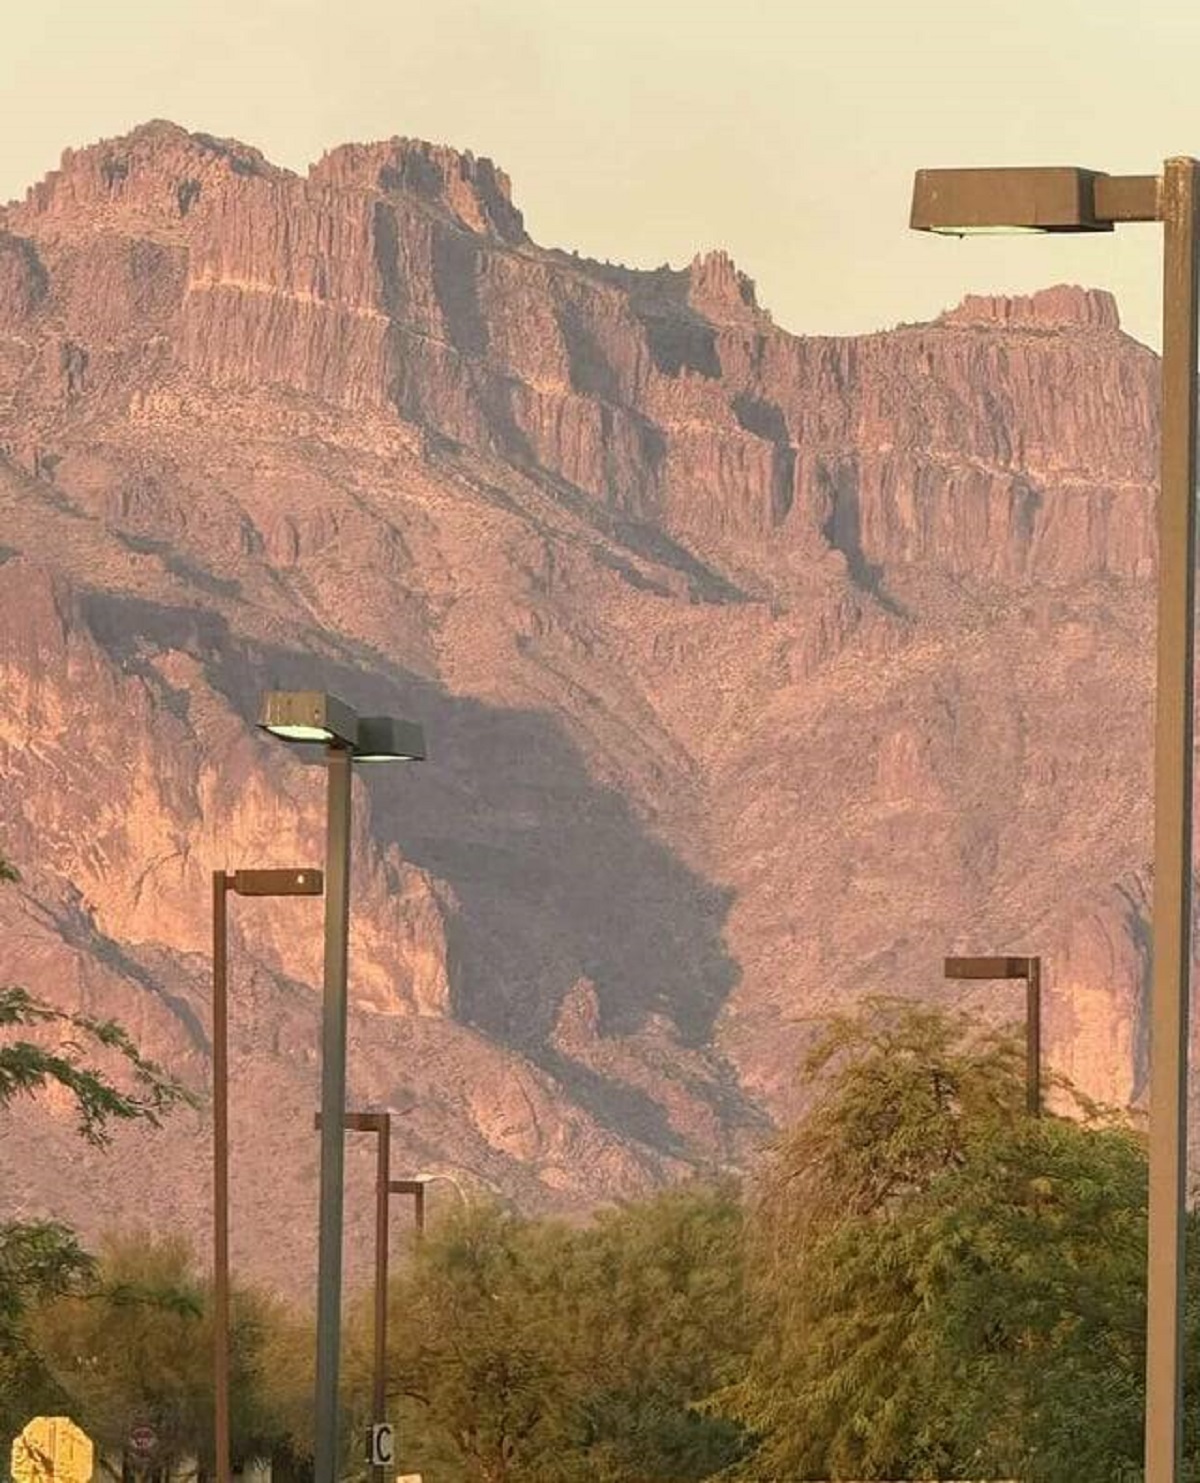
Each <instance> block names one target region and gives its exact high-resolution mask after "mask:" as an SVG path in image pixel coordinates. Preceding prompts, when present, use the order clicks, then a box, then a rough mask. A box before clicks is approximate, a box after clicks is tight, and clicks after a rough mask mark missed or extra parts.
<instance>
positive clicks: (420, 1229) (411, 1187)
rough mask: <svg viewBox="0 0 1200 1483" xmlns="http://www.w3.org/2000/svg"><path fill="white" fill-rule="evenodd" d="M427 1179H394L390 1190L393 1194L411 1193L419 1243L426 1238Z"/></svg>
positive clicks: (414, 1222)
mask: <svg viewBox="0 0 1200 1483" xmlns="http://www.w3.org/2000/svg"><path fill="white" fill-rule="evenodd" d="M427 1182H428V1181H427V1180H425V1179H421V1178H420V1177H417V1178H414V1179H393V1180H392V1181H391V1183H390V1184H389V1185H388V1191H389V1192H390V1193H391V1194H393V1195H411V1196H412V1200H413V1227H414V1229H415V1230H416V1233H417V1245H418V1246H419V1245H420V1244H421V1242H422V1241H424V1239H425V1185H426V1184H427Z"/></svg>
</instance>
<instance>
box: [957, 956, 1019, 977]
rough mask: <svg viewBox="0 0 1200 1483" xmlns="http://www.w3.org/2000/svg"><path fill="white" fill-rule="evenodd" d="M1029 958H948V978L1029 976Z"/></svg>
mask: <svg viewBox="0 0 1200 1483" xmlns="http://www.w3.org/2000/svg"><path fill="white" fill-rule="evenodd" d="M1031 961H1032V960H1031V959H1029V958H947V959H946V963H945V970H944V971H945V976H946V977H947V978H991V979H997V978H1028V977H1029V964H1030V962H1031Z"/></svg>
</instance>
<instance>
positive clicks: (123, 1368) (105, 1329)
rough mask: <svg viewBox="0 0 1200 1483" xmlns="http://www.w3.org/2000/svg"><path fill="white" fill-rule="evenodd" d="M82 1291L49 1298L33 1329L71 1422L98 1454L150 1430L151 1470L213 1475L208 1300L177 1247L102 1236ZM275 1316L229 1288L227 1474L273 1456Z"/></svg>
mask: <svg viewBox="0 0 1200 1483" xmlns="http://www.w3.org/2000/svg"><path fill="white" fill-rule="evenodd" d="M96 1278H97V1281H96V1284H95V1287H94V1288H93V1290H92V1291H89V1292H86V1293H77V1294H72V1295H69V1296H65V1297H59V1298H57V1299H55V1300H53V1301H51V1302H49V1303H47V1304H45V1305H44V1306H43V1307H41V1308H40V1309H39V1310H38V1312H37V1314H36V1315H35V1317H34V1320H33V1322H32V1324H31V1329H32V1335H33V1339H34V1342H35V1344H36V1347H37V1350H38V1352H39V1353H40V1354H41V1355H42V1357H43V1360H44V1363H45V1367H46V1369H47V1371H48V1372H49V1374H50V1375H51V1376H52V1377H53V1379H54V1381H55V1382H56V1384H57V1385H58V1387H59V1391H60V1394H61V1395H62V1397H63V1398H64V1399H65V1400H66V1401H67V1402H69V1404H70V1407H71V1411H72V1415H73V1416H74V1417H75V1419H76V1420H77V1421H78V1422H79V1424H80V1425H81V1426H83V1427H84V1429H85V1430H86V1431H87V1432H88V1433H89V1435H91V1436H92V1438H93V1439H94V1440H95V1441H96V1443H97V1445H98V1446H99V1447H101V1448H103V1449H105V1450H106V1451H108V1452H111V1453H118V1454H119V1453H120V1451H121V1450H122V1449H123V1448H124V1446H125V1445H126V1441H127V1438H128V1436H129V1429H130V1427H131V1425H133V1424H136V1423H138V1422H147V1423H149V1424H151V1425H152V1426H153V1427H154V1429H155V1431H156V1432H157V1434H158V1437H159V1443H160V1446H159V1452H158V1454H157V1457H156V1464H157V1465H158V1466H159V1467H162V1468H167V1467H169V1466H172V1465H174V1464H177V1463H179V1462H180V1461H182V1460H183V1459H185V1458H188V1457H196V1458H199V1459H200V1460H201V1462H202V1463H204V1464H205V1465H206V1466H207V1467H209V1468H210V1469H211V1466H212V1455H211V1454H212V1415H213V1384H212V1342H213V1334H212V1326H211V1312H210V1289H209V1285H208V1281H207V1279H206V1278H201V1276H200V1275H199V1274H198V1273H197V1271H196V1267H195V1263H194V1260H193V1258H192V1254H191V1250H190V1248H189V1246H188V1244H187V1242H186V1241H184V1240H183V1239H182V1238H181V1237H178V1236H166V1237H156V1236H154V1235H152V1234H150V1233H148V1232H145V1231H136V1232H131V1233H126V1234H123V1235H121V1236H110V1237H109V1238H107V1239H106V1240H105V1242H104V1243H103V1246H102V1250H101V1254H100V1259H99V1262H98V1264H97V1271H96ZM282 1318H283V1315H282V1310H281V1308H280V1305H279V1304H278V1303H276V1302H274V1301H273V1300H271V1299H269V1298H267V1297H266V1296H265V1295H263V1294H261V1293H258V1292H255V1291H253V1290H248V1289H244V1288H235V1290H234V1293H233V1302H232V1333H231V1361H232V1364H231V1377H230V1378H231V1385H230V1393H231V1398H232V1402H233V1409H232V1415H231V1418H230V1419H231V1429H232V1443H233V1455H234V1460H235V1463H237V1462H241V1461H244V1460H247V1459H250V1458H256V1457H267V1456H270V1455H271V1454H272V1453H273V1452H274V1451H275V1450H276V1448H278V1447H280V1446H281V1445H282V1442H283V1439H284V1435H285V1425H284V1421H283V1418H282V1417H281V1416H280V1415H278V1414H277V1413H276V1411H275V1410H274V1408H273V1406H272V1404H271V1399H270V1397H269V1395H268V1388H267V1386H266V1384H265V1376H264V1369H265V1365H266V1363H267V1357H268V1353H269V1351H270V1347H271V1343H272V1339H273V1335H274V1332H275V1330H276V1329H277V1328H278V1327H280V1326H281V1324H282Z"/></svg>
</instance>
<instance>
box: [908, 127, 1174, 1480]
mask: <svg viewBox="0 0 1200 1483" xmlns="http://www.w3.org/2000/svg"><path fill="white" fill-rule="evenodd" d="M1198 201H1200V161H1197V160H1194V159H1190V158H1187V157H1176V158H1173V159H1169V160H1167V161H1166V162H1165V163H1164V165H1163V173H1162V175H1161V176H1155V175H1124V176H1121V175H1104V174H1101V173H1099V172H1096V171H1088V170H1075V169H1053V170H1045V169H1028V170H919V171H918V172H917V176H916V181H915V183H914V187H913V202H912V217H911V225H912V226H913V227H914V228H916V229H917V230H919V231H929V232H941V233H948V234H953V235H958V236H963V235H965V234H967V233H969V232H980V231H1002V230H1016V231H1031V230H1032V231H1053V232H1096V231H1100V232H1104V231H1111V229H1112V227H1113V226H1114V224H1116V223H1117V222H1127V221H1129V222H1132V221H1160V222H1162V225H1163V351H1162V448H1161V455H1160V456H1161V475H1160V488H1159V498H1158V638H1157V650H1158V654H1157V671H1158V673H1157V680H1156V686H1155V698H1156V707H1155V712H1156V714H1155V737H1154V919H1153V933H1154V976H1153V981H1152V989H1151V1015H1150V1021H1151V1041H1150V1049H1151V1056H1150V1230H1149V1253H1148V1259H1147V1278H1148V1284H1147V1304H1146V1308H1147V1312H1146V1452H1145V1462H1146V1470H1145V1483H1176V1479H1177V1478H1178V1475H1179V1468H1180V1460H1181V1454H1182V1443H1183V1435H1182V1419H1183V1311H1184V1286H1183V1258H1184V1212H1185V1204H1184V1202H1185V1198H1186V1174H1187V1169H1186V1165H1187V1071H1188V1064H1187V1063H1188V1053H1187V1052H1188V1046H1187V1035H1188V997H1189V987H1190V984H1189V979H1190V970H1191V887H1192V882H1191V865H1192V729H1193V724H1192V692H1193V682H1192V660H1193V654H1194V649H1195V618H1194V613H1193V599H1194V587H1195V531H1196V513H1195V511H1196V506H1195V493H1196V422H1197V407H1196V401H1197V391H1198V389H1200V388H1198V385H1197V380H1198V378H1197V368H1196V353H1197V339H1198V333H1197V331H1198V316H1197V282H1196V280H1197V271H1198V269H1200V230H1198V228H1200V209H1198Z"/></svg>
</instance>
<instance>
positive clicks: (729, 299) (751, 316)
mask: <svg viewBox="0 0 1200 1483" xmlns="http://www.w3.org/2000/svg"><path fill="white" fill-rule="evenodd" d="M688 302H689V303H690V304H691V306H692V308H693V309H695V310H697V311H698V312H699V313H701V314H703V315H704V317H705V318H706V319H711V320H712V321H713V322H714V323H717V324H720V323H732V322H739V321H742V322H744V321H753V320H756V319H761V318H763V317H764V311H763V310H761V309H760V308H759V307H758V299H757V296H756V293H755V288H754V280H753V279H752V278H750V277H749V276H748V275H747V274H745V273H743V272H742V270H741V269H740V268H739V267H738V266H737V264H736V263H735V262H734V260H733V259H732V258H731V257H730V256H729V254H728V253H727V252H724V251H722V250H720V249H718V250H716V251H715V252H703V253H699V252H698V253H697V254H696V256H695V257H694V258H693V259H692V262H691V266H690V267H689V268H688Z"/></svg>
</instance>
